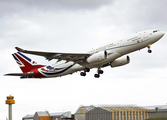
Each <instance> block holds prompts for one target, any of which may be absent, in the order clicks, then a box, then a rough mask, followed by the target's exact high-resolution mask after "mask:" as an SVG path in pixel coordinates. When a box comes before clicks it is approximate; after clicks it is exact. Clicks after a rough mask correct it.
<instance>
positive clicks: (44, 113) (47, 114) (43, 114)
mask: <svg viewBox="0 0 167 120" xmlns="http://www.w3.org/2000/svg"><path fill="white" fill-rule="evenodd" d="M35 114H38V116H50V115H49V112H48V111H44V112H41V111H40V112H36V113H35Z"/></svg>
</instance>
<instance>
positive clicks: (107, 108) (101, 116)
mask: <svg viewBox="0 0 167 120" xmlns="http://www.w3.org/2000/svg"><path fill="white" fill-rule="evenodd" d="M150 117H151V114H150V110H148V109H146V108H144V107H140V106H136V105H98V106H93V105H92V106H81V107H79V109H78V110H77V112H76V113H75V119H76V120H144V119H147V118H150Z"/></svg>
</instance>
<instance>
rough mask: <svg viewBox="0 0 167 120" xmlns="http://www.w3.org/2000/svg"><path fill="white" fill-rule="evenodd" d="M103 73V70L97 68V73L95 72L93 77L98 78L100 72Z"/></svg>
mask: <svg viewBox="0 0 167 120" xmlns="http://www.w3.org/2000/svg"><path fill="white" fill-rule="evenodd" d="M103 73H104V72H103V70H100V69H98V70H97V74H95V75H94V77H95V78H99V77H100V74H103Z"/></svg>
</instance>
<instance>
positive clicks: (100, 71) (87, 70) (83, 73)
mask: <svg viewBox="0 0 167 120" xmlns="http://www.w3.org/2000/svg"><path fill="white" fill-rule="evenodd" d="M89 71H90V69H89V68H85V69H84V72H81V73H80V75H81V76H86V72H89ZM103 73H104V72H103V70H101V69H98V70H97V74H95V75H94V77H95V78H99V77H100V74H103Z"/></svg>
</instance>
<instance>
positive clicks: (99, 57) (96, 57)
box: [86, 51, 108, 63]
mask: <svg viewBox="0 0 167 120" xmlns="http://www.w3.org/2000/svg"><path fill="white" fill-rule="evenodd" d="M107 57H108V55H107V52H106V51H99V52H97V53H95V54H93V55H91V56H90V57H88V58H87V60H86V61H87V62H88V63H96V62H100V61H102V60H105V59H106V58H107Z"/></svg>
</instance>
